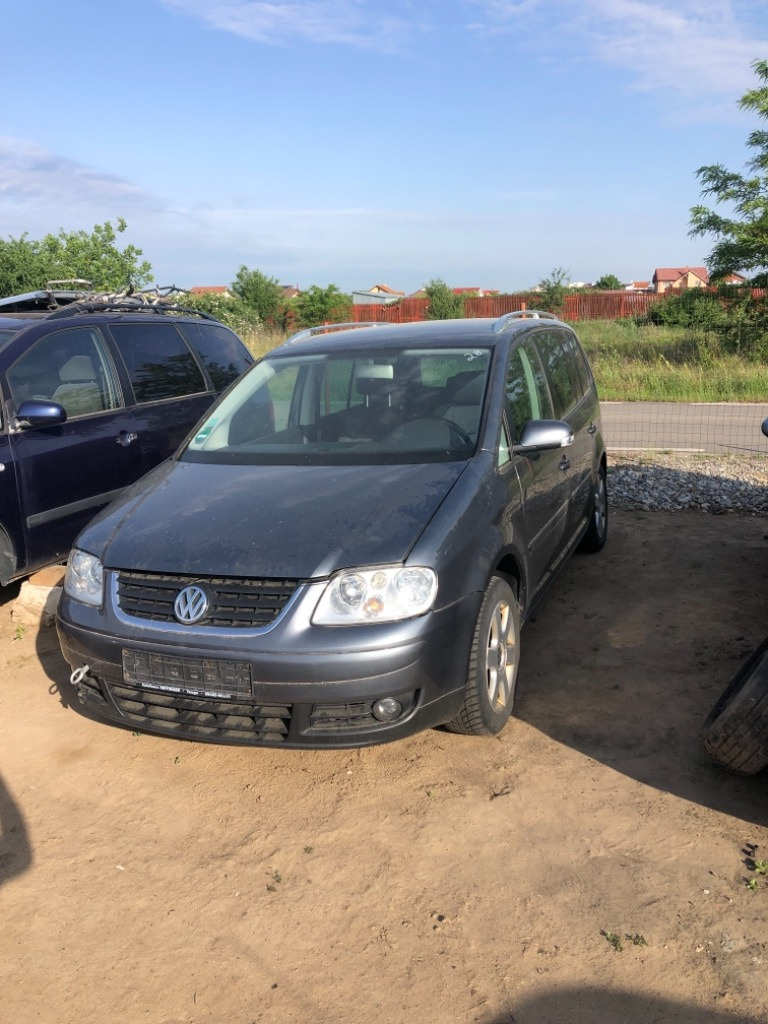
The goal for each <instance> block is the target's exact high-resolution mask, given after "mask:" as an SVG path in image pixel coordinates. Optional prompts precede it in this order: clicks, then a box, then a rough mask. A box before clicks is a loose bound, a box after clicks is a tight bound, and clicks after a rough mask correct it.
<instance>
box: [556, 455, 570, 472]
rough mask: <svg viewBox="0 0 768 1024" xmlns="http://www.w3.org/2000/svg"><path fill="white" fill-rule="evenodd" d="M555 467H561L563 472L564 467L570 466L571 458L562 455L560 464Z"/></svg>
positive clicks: (568, 467)
mask: <svg viewBox="0 0 768 1024" xmlns="http://www.w3.org/2000/svg"><path fill="white" fill-rule="evenodd" d="M557 468H558V469H562V471H563V472H565V471H566V469H570V468H571V460H570V459H566V457H565V456H563V458H562V460H561V461H560V465H559V466H558V467H557Z"/></svg>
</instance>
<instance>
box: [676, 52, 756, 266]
mask: <svg viewBox="0 0 768 1024" xmlns="http://www.w3.org/2000/svg"><path fill="white" fill-rule="evenodd" d="M752 67H753V68H754V70H755V73H756V74H757V77H758V79H759V81H760V83H761V84H760V85H759V86H758V88H756V89H751V90H749V91H748V92H746V93H744V95H743V96H742V97H741V99H740V100H739V106H740V107H741V109H742V110H749V111H752V112H753V113H755V114H757V116H758V117H760V118H762V119H763V120H768V61H766V60H756V61H753V63H752ZM747 146H749V147H750V148H751V149H752V150H753V152H754V154H755V155H754V156H753V157H752V158H751V159H750V160H748V161H747V164H746V168H747V172H748V173H747V174H738V173H736V172H734V171H728V170H726V168H725V167H723V165H722V164H710V165H709V166H706V167H700V168H699V169H698V171H696V176H697V177H698V178H699V180H700V182H701V183H702V189H701V195H702V196H703V197H704V196H711V197H713V198H714V200H715V202H716V203H725V204H727V206H728V207H730V210H731V211H732V214H731V216H729V217H725V216H721V215H720V214H718V213H716V212H715V211H714V210H710V209H708V208H707V207H705V206H694V207H693V208H692V209H691V211H690V213H691V219H690V231H689V234H690V235H691V236H692V237H694V238H695V237H697V236H700V235H714V236H715V239H716V241H715V244H714V246H713V248H712V251H711V252H710V254H709V256H708V257H707V267H708V268H709V273H710V277H711V278H712V279H713V280H717V279H718V278H722V277H725V276H726V275H727V274H730V273H734V272H736V271H739V270H755V269H760V268H765V267H768V131H767V130H765V129H760V128H758V129H755V131H753V132H752V133H751V134H750V135H749V137H748V139H747Z"/></svg>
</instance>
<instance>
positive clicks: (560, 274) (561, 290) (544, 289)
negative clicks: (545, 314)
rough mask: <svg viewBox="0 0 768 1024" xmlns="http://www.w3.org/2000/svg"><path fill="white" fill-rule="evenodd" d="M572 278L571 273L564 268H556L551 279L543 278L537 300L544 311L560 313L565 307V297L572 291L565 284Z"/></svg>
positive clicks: (550, 276)
mask: <svg viewBox="0 0 768 1024" xmlns="http://www.w3.org/2000/svg"><path fill="white" fill-rule="evenodd" d="M569 277H570V271H568V270H565V269H564V268H563V267H555V269H554V270H553V271H552V273H551V274H550V275H549V277H543V278H542V279H541V281H539V284H538V291H539V297H538V299H537V300H536V301H537V302H539V303H540V304H541V308H542V309H546V310H548V311H549V312H550V313H559V312H560V311H561V310H562V308H563V306H564V305H565V297H566V295H568V294H569V292H570V289H569V288H568V285H567V284H566V283H565V282H566V281H567V280H568V278H569Z"/></svg>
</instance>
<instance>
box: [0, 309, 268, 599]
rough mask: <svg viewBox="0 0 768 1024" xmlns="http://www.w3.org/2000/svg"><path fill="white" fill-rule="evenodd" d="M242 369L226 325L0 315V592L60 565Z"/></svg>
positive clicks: (97, 312) (61, 314)
mask: <svg viewBox="0 0 768 1024" xmlns="http://www.w3.org/2000/svg"><path fill="white" fill-rule="evenodd" d="M4 308H7V307H5V304H4ZM252 362H253V360H252V357H251V355H250V354H249V352H248V350H247V349H246V347H245V345H244V344H243V343H242V341H241V340H240V339H239V338H238V337H237V335H236V334H235V333H234V332H233V331H231V330H230V329H229V328H228V327H225V326H224V325H223V324H221V323H220V322H219V321H218V320H215V319H214V318H213V317H210V316H208V315H207V314H202V313H198V312H196V311H194V310H183V309H182V308H180V307H178V306H174V305H146V304H139V303H136V302H131V301H122V302H113V303H109V302H89V301H82V302H74V303H70V304H68V305H66V306H61V307H60V308H56V309H54V310H53V311H48V312H35V313H20V312H14V313H13V314H11V315H9V316H5V315H3V316H0V585H6V584H8V583H9V582H11V581H12V580H15V579H19V578H21V577H23V576H26V575H28V574H29V573H31V572H33V571H35V570H36V569H39V568H41V567H42V566H45V565H50V564H53V563H55V562H58V561H63V560H64V559H65V558H66V557H67V554H68V552H69V549H70V547H71V545H72V542H73V540H74V539H75V537H76V536H77V534H78V533H79V531H80V530H81V529H82V528H83V527H84V526H85V525H86V523H87V522H88V521H89V520H90V519H91V518H92V517H93V515H94V514H95V513H96V512H98V510H99V509H101V508H102V507H103V506H104V505H106V504H107V503H108V502H110V501H112V500H113V499H114V498H116V497H117V496H118V495H120V494H121V493H122V491H123V490H124V489H125V488H126V487H127V486H128V485H129V484H132V483H134V482H135V481H136V480H138V479H139V477H141V476H143V475H144V474H145V473H146V472H148V471H149V470H150V469H152V468H153V467H154V466H156V465H157V464H158V463H160V462H162V461H163V460H164V459H166V458H168V456H169V455H171V454H172V453H173V452H174V451H175V450H176V448H177V447H178V446H179V444H180V443H181V442H182V441H183V440H184V438H185V437H186V435H187V434H188V433H189V431H190V429H191V428H192V427H193V426H194V424H195V423H196V422H197V420H198V419H199V418H200V417H201V416H202V415H203V414H204V413H205V412H206V410H207V409H208V407H209V406H210V405H211V403H212V402H213V400H214V399H215V398H216V396H217V395H218V394H220V393H221V392H222V391H224V390H225V388H226V387H227V386H228V385H229V384H230V383H232V381H234V380H235V379H236V378H237V377H238V376H239V375H240V374H241V373H242V372H243V370H245V369H246V367H247V366H249V365H250V364H251V363H252Z"/></svg>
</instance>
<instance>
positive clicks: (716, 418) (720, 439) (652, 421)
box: [601, 402, 768, 455]
mask: <svg viewBox="0 0 768 1024" xmlns="http://www.w3.org/2000/svg"><path fill="white" fill-rule="evenodd" d="M601 408H602V414H603V432H604V434H605V439H606V444H607V446H608V448H609V449H610V450H613V451H621V450H630V451H638V450H644V449H656V450H658V449H669V450H673V451H680V450H683V451H704V452H712V453H715V454H722V453H724V452H734V453H742V454H744V453H749V454H753V453H756V452H761V453H763V454H766V455H768V439H766V438H765V437H763V435H762V433H761V432H760V424H761V423H762V421H763V420H764V419H765V418H766V417H768V403H766V404H762V403H737V402H695V403H678V402H602V403H601Z"/></svg>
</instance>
